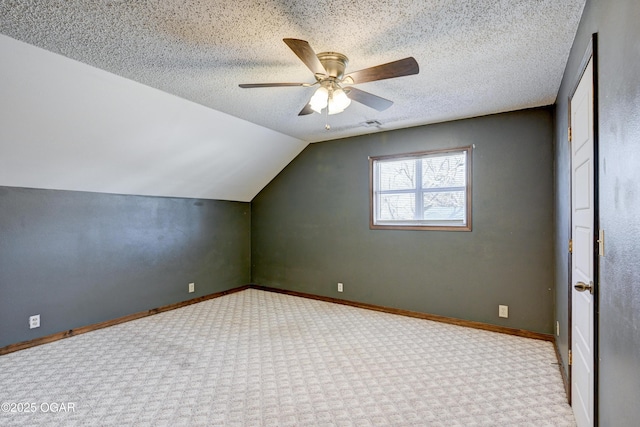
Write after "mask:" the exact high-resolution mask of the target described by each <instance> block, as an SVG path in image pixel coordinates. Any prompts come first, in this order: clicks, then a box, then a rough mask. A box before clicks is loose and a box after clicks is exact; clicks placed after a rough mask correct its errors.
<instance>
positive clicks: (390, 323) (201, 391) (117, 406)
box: [0, 289, 575, 427]
mask: <svg viewBox="0 0 640 427" xmlns="http://www.w3.org/2000/svg"><path fill="white" fill-rule="evenodd" d="M555 363H556V360H555V354H554V350H553V346H552V344H551V343H549V342H544V341H538V340H532V339H527V338H519V337H514V336H509V335H503V334H498V333H494V332H487V331H481V330H475V329H469V328H463V327H459V326H454V325H448V324H444V323H437V322H431V321H426V320H421V319H414V318H408V317H402V316H397V315H392V314H386V313H380V312H375V311H369V310H364V309H358V308H353V307H348V306H343V305H338V304H331V303H326V302H322V301H315V300H309V299H304V298H298V297H293V296H287V295H282V294H276V293H270V292H265V291H260V290H255V289H248V290H245V291H242V292H238V293H235V294H231V295H227V296H223V297H220V298H217V299H213V300H208V301H205V302H202V303H199V304H194V305H191V306H188V307H185V308H181V309H178V310H174V311H169V312H165V313H162V314H158V315H155V316H150V317H145V318H143V319H139V320H135V321H132V322H128V323H124V324H120V325H117V326H113V327H110V328H107V329H102V330H98V331H94V332H91V333H87V334H83V335H78V336H76V337H73V338H69V339H65V340H61V341H57V342H55V343H52V344H46V345H42V346H39V347H34V348H31V349H28V350H23V351H19V352H15V353H11V354H8V355H6V356H1V357H0V403H2V411H1V412H0V425H7V426H56V427H57V426H283V427H284V426H447V427H451V426H464V427H470V426H510V427H511V426H554V427H557V426H574V425H575V422H574V419H573V415H572V413H571V408H570V407H569V406H568V405H567V402H566V397H565V393H564V388H563V385H562V381H561V378H560V373H559V370H558V366H557V365H556V364H555ZM21 404H22V406H20V405H21ZM7 409H8V410H12V409H13V410H15V411H17V412H6V410H7ZM26 410H29V411H30V412H25V411H26Z"/></svg>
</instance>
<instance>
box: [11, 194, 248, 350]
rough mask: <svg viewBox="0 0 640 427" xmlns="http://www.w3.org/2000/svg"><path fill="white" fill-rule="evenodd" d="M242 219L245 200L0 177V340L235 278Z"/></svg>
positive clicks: (103, 316)
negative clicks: (11, 181) (43, 184)
mask: <svg viewBox="0 0 640 427" xmlns="http://www.w3.org/2000/svg"><path fill="white" fill-rule="evenodd" d="M250 224H251V212H250V205H249V203H240V202H224V201H213V200H197V199H176V198H159V197H140V196H121V195H110V194H97V193H84V192H72V191H53V190H35V189H24V188H9V187H0V236H1V237H0V296H1V298H0V347H3V346H6V345H9V344H13V343H16V342H20V341H25V340H29V339H34V338H37V337H40V336H44V335H49V334H52V333H56V332H60V331H64V330H67V329H71V328H76V327H80V326H85V325H90V324H93V323H96V322H101V321H104V320H110V319H114V318H117V317H120V316H124V315H127V314H131V313H136V312H139V311H143V310H148V309H151V308H156V307H159V306H163V305H166V304H171V303H175V302H180V301H184V300H188V299H191V298H194V297H197V296H202V295H206V294H210V293H213V292H218V291H222V290H226V289H230V288H233V287H237V286H241V285H245V284H247V283H249V280H250V255H251V250H250V244H251V238H250ZM189 282H195V283H196V292H195V293H191V294H190V293H188V292H187V289H188V283H189ZM33 314H40V315H41V323H42V326H41V327H40V328H38V329H33V330H30V329H29V327H28V318H29V316H30V315H33Z"/></svg>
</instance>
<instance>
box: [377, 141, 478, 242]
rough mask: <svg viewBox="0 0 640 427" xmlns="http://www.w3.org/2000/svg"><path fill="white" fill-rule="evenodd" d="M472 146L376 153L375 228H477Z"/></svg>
mask: <svg viewBox="0 0 640 427" xmlns="http://www.w3.org/2000/svg"><path fill="white" fill-rule="evenodd" d="M470 152H471V148H470V147H467V148H459V149H454V150H439V151H430V152H422V153H413V154H405V155H395V156H384V157H372V158H370V159H369V161H370V175H371V188H372V195H371V198H372V203H371V227H372V228H397V227H400V228H418V229H424V228H431V229H448V228H454V229H458V230H471V203H470V200H471V197H470V196H471V191H470V190H471V186H470V177H471V157H470Z"/></svg>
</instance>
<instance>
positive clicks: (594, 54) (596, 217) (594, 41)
mask: <svg viewBox="0 0 640 427" xmlns="http://www.w3.org/2000/svg"><path fill="white" fill-rule="evenodd" d="M589 60H591V61H592V67H593V76H592V78H593V233H594V241H593V279H594V284H595V290H594V293H593V323H594V324H593V355H594V356H593V400H594V402H593V425H594V427H598V424H599V422H598V419H599V415H598V414H599V410H598V402H599V400H600V399H599V388H598V383H599V363H598V360H599V354H600V352H599V327H598V326H599V323H600V321H599V317H600V303H599V300H600V298H599V294H600V263H599V262H598V261H599V260H598V257H599V253H598V247H599V245H598V241H597V239H599V237H598V236H599V231H600V213H599V212H600V197H599V164H598V161H599V149H598V146H599V144H598V139H599V126H598V123H599V118H598V34H597V33H594V34H592V36H591V39H590V40H589V44H588V46H587V49H586V51H585V53H584V55H583V57H582V61H581V63H580V67H579V68H578V71H577V73H576V77H575V78H574V84H573V87H572V89H571V91H570V92H569V96H568V102H567V105H568V107H567V111H568V116H567V120H568V126H567V129H571V99H572V98H573V95H574V94H575V92H576V89H577V88H578V85H579V84H580V80H581V79H582V76H583V75H584V72H585V70H586V68H587V65H588V64H589ZM571 144H572V141H571V139H569V206H570V209H569V212H570V214H569V238H570V239H571V237H572V229H573V218H572V215H573V204H572V200H571V194H572V191H573V179H572V176H571V175H572V173H571V171H572V170H573V156H572V154H571V153H572V147H571ZM572 267H573V265H572V254H571V252H569V256H568V286H567V289H568V298H567V300H568V304H569V307H568V313H569V316H568V325H567V330H568V338H567V340H568V341H567V344H568V348H569V353H570V354H571V353H572V346H573V316H572V311H573V275H572V271H573V268H572ZM569 361H570V362H571V358H570V359H569ZM572 369H573V368H572V366H571V363H570V364H569V369H568V374H567V378H568V388H567V397H568V398H569V404H571V403H572V396H571V384H572Z"/></svg>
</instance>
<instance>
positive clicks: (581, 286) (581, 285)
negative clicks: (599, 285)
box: [574, 282, 593, 295]
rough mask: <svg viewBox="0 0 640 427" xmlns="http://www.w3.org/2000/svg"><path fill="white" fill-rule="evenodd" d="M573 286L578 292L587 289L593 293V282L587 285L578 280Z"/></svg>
mask: <svg viewBox="0 0 640 427" xmlns="http://www.w3.org/2000/svg"><path fill="white" fill-rule="evenodd" d="M574 288H575V290H576V291H578V292H584V291H589V293H590V294H591V295H593V282H589V284H588V285H587V284H586V283H584V282H578V283H576V284H575V286H574Z"/></svg>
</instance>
